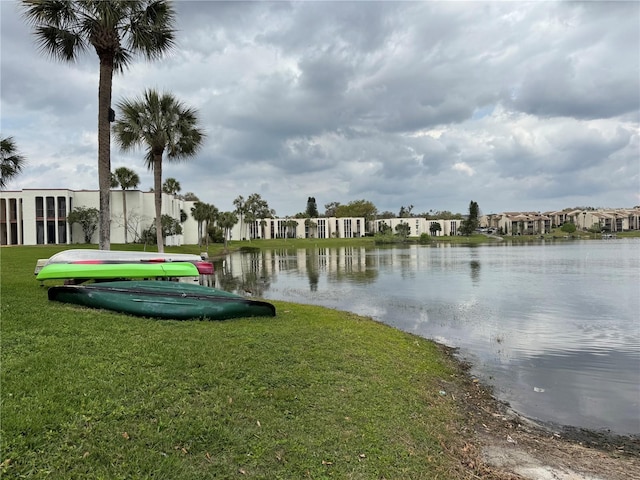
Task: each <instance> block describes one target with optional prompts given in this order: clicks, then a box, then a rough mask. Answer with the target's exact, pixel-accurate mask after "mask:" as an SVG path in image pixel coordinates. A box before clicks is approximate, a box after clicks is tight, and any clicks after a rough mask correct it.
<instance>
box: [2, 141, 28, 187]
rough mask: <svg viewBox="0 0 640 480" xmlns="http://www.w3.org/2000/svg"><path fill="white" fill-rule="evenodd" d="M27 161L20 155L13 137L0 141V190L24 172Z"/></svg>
mask: <svg viewBox="0 0 640 480" xmlns="http://www.w3.org/2000/svg"><path fill="white" fill-rule="evenodd" d="M25 162H26V160H25V158H24V157H23V156H22V155H20V154H18V152H17V149H16V143H15V142H14V141H13V137H6V138H2V139H0V189H4V187H6V185H7V181H8V180H11V179H12V178H13V177H15V176H16V175H18V174H19V173H20V172H21V171H22V167H23V166H24V164H25Z"/></svg>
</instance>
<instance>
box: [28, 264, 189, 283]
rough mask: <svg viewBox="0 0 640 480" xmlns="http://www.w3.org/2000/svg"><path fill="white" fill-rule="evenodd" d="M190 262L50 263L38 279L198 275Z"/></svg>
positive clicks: (43, 268) (37, 276)
mask: <svg viewBox="0 0 640 480" xmlns="http://www.w3.org/2000/svg"><path fill="white" fill-rule="evenodd" d="M198 275H199V273H198V269H197V267H196V266H195V265H194V264H193V263H190V262H167V263H50V264H48V265H45V266H44V267H42V269H41V270H40V271H39V272H38V275H36V280H42V281H44V280H62V279H65V280H70V279H71V280H102V279H112V280H114V279H118V278H173V277H197V276H198Z"/></svg>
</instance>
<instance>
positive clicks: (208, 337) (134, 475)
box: [0, 242, 475, 479]
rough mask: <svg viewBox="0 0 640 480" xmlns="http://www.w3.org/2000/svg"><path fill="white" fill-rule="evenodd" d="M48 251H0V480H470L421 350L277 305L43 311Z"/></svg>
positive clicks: (442, 381)
mask: <svg viewBox="0 0 640 480" xmlns="http://www.w3.org/2000/svg"><path fill="white" fill-rule="evenodd" d="M252 243H254V242H252ZM114 248H121V246H114ZM215 248H216V249H218V248H221V247H219V246H216V247H215ZM61 249H63V247H61V246H57V247H3V248H2V249H0V270H1V282H0V316H1V317H0V318H1V338H0V340H1V345H0V347H1V348H0V359H1V362H2V363H1V365H2V370H1V377H0V380H1V390H0V399H1V411H0V419H1V430H0V436H1V438H0V447H1V450H0V455H2V457H0V462H1V463H0V468H1V471H2V478H36V479H38V478H49V479H51V478H53V479H75V478H78V479H80V478H81V479H120V478H122V479H147V478H155V479H201V478H202V479H204V478H264V479H278V478H281V479H299V478H314V479H324V478H341V479H345V478H354V479H373V478H380V479H382V478H386V479H401V478H411V479H419V478H424V479H436V478H451V479H457V478H475V477H474V475H473V473H472V472H470V471H467V470H466V469H465V468H463V467H462V465H461V462H460V459H458V458H456V457H455V455H452V454H451V452H452V451H455V450H456V448H458V447H459V446H460V444H461V442H462V441H464V439H461V438H460V437H459V433H458V432H459V431H460V428H461V425H463V423H464V418H463V415H462V413H461V412H460V410H459V409H458V406H457V405H456V401H455V400H454V399H453V398H452V397H451V395H442V394H441V390H443V388H446V385H450V384H451V382H456V381H457V380H456V379H459V378H460V375H458V374H459V372H458V371H457V370H456V367H455V365H454V363H453V362H452V361H451V360H450V359H449V358H447V357H446V356H445V355H443V354H442V352H441V351H440V350H439V349H438V348H437V346H435V345H434V344H432V343H431V342H429V341H427V340H425V339H422V338H419V337H415V336H412V335H410V334H407V333H403V332H400V331H398V330H396V329H393V328H390V327H387V326H385V325H382V324H380V323H377V322H374V321H372V320H370V319H366V318H363V317H359V316H356V315H353V314H349V313H344V312H339V311H334V310H330V309H325V308H320V307H312V306H304V305H297V304H291V303H285V302H273V303H274V304H275V305H276V308H277V311H278V313H277V316H276V317H275V318H256V319H235V320H228V321H224V322H203V321H185V322H179V321H167V320H153V319H145V318H136V317H129V316H126V315H120V314H115V313H109V312H106V311H97V310H89V309H83V308H80V307H75V306H69V305H64V304H57V303H52V302H49V301H48V300H47V294H46V287H42V286H40V285H39V282H37V281H36V280H35V278H34V275H33V269H34V266H35V263H36V260H37V259H38V258H47V257H49V256H50V255H52V254H53V253H55V252H57V251H59V250H61ZM169 250H171V249H169ZM198 250H199V249H198V247H197V246H192V247H183V248H182V249H180V250H179V251H185V252H186V251H189V252H197V251H198ZM172 251H174V250H172ZM175 251H178V250H175ZM210 253H215V252H213V251H212V249H210Z"/></svg>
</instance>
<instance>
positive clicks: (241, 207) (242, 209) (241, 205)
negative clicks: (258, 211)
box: [233, 195, 247, 240]
mask: <svg viewBox="0 0 640 480" xmlns="http://www.w3.org/2000/svg"><path fill="white" fill-rule="evenodd" d="M233 205H234V206H235V207H236V209H235V210H234V213H237V214H238V215H239V216H240V240H242V238H243V237H242V227H243V225H244V216H245V214H246V213H247V202H245V201H244V197H243V196H242V195H238V198H236V199H235V200H234V201H233Z"/></svg>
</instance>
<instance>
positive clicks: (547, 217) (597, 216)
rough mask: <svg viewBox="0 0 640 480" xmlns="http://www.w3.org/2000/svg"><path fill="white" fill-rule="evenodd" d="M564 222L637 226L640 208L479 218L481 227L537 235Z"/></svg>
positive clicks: (599, 226) (579, 226) (605, 228)
mask: <svg viewBox="0 0 640 480" xmlns="http://www.w3.org/2000/svg"><path fill="white" fill-rule="evenodd" d="M567 222H569V223H573V224H574V225H575V226H576V228H577V229H579V230H590V229H592V228H593V227H596V228H597V229H598V230H602V231H608V232H622V231H626V230H640V208H616V209H597V210H582V209H567V210H558V211H551V212H544V213H540V212H504V213H498V214H495V213H494V214H491V215H483V216H482V217H481V218H480V226H481V227H485V228H490V229H495V230H496V231H497V232H501V233H502V234H504V235H518V234H522V235H541V234H545V233H549V232H550V231H551V229H552V228H555V227H559V226H561V225H563V224H564V223H567Z"/></svg>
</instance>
